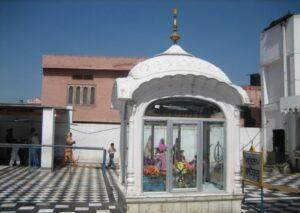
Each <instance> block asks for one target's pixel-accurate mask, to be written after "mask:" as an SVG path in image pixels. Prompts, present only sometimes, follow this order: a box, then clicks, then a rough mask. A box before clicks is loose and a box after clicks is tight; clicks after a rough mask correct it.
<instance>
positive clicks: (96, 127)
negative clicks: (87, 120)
mask: <svg viewBox="0 0 300 213" xmlns="http://www.w3.org/2000/svg"><path fill="white" fill-rule="evenodd" d="M70 131H71V132H72V133H73V140H74V141H76V144H75V146H86V147H103V148H106V149H108V148H109V146H110V143H115V148H116V149H117V153H116V154H115V162H118V161H119V151H120V150H118V148H119V141H120V125H119V124H84V123H73V124H71V126H70ZM74 154H75V156H76V158H77V159H78V160H79V163H80V162H91V163H100V162H102V151H99V150H98V151H94V150H75V151H74ZM107 162H108V155H107Z"/></svg>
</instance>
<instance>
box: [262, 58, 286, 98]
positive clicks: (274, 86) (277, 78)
mask: <svg viewBox="0 0 300 213" xmlns="http://www.w3.org/2000/svg"><path fill="white" fill-rule="evenodd" d="M264 72H265V83H266V89H267V91H266V92H267V95H268V99H267V100H265V103H268V104H270V103H274V102H276V101H279V99H280V97H283V96H284V88H283V65H282V61H277V62H276V63H272V64H270V65H268V66H266V67H265V68H264Z"/></svg>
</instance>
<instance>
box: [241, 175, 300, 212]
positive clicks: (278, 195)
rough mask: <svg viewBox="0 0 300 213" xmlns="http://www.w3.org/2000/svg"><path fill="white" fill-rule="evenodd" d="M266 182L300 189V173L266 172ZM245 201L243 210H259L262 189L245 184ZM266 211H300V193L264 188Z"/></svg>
mask: <svg viewBox="0 0 300 213" xmlns="http://www.w3.org/2000/svg"><path fill="white" fill-rule="evenodd" d="M264 182H265V183H269V184H273V185H280V186H285V187H290V188H294V189H300V173H296V174H292V175H282V174H279V175H271V174H269V173H266V176H265V179H264ZM244 195H245V202H244V203H243V204H242V212H247V213H248V212H259V211H260V208H261V191H260V189H259V188H258V187H256V186H253V185H249V184H246V185H245V193H244ZM263 195H264V196H263V197H264V211H265V212H274V213H276V212H294V213H296V212H298V213H299V212H300V193H292V192H285V191H278V190H273V189H265V188H264V190H263Z"/></svg>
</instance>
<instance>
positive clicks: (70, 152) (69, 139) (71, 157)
mask: <svg viewBox="0 0 300 213" xmlns="http://www.w3.org/2000/svg"><path fill="white" fill-rule="evenodd" d="M73 144H75V141H73V138H72V133H71V132H69V133H68V134H67V139H66V145H67V146H70V148H68V147H66V149H65V159H64V164H65V165H66V163H67V161H68V160H69V161H72V165H73V166H76V165H77V162H76V159H75V156H74V154H73V149H72V148H71V147H72V145H73Z"/></svg>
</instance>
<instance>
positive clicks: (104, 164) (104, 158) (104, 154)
mask: <svg viewBox="0 0 300 213" xmlns="http://www.w3.org/2000/svg"><path fill="white" fill-rule="evenodd" d="M105 169H106V150H105V149H104V150H103V161H102V172H103V173H105Z"/></svg>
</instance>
